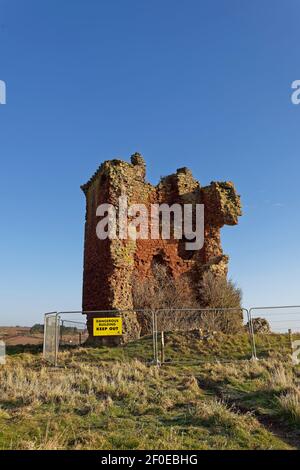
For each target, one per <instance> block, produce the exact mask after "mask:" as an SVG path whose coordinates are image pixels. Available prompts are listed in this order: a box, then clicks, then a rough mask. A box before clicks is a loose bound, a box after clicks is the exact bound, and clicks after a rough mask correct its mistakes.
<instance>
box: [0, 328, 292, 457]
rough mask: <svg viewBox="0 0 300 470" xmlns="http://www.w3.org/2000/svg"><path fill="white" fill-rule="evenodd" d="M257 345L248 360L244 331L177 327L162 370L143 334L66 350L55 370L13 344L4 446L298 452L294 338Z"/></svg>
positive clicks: (0, 401)
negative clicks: (255, 357) (111, 344)
mask: <svg viewBox="0 0 300 470" xmlns="http://www.w3.org/2000/svg"><path fill="white" fill-rule="evenodd" d="M258 350H259V353H260V355H261V357H262V359H260V360H259V361H252V360H249V359H248V358H249V357H250V356H251V349H250V346H249V338H248V336H247V335H246V334H245V335H244V334H241V335H235V336H230V335H223V334H218V335H216V336H214V337H213V338H211V339H210V340H209V341H205V340H202V339H200V338H197V335H196V333H193V332H190V333H185V334H183V333H173V334H169V335H166V361H167V362H166V364H165V365H164V366H162V367H157V366H151V365H148V364H147V363H146V360H147V359H150V358H151V352H152V350H151V340H150V338H145V339H144V340H142V341H139V342H137V343H131V344H129V345H127V346H126V347H120V348H115V349H108V348H98V349H96V348H80V349H70V348H69V349H65V350H63V351H61V352H60V353H59V367H58V368H53V367H49V366H48V365H47V364H45V363H43V361H42V357H41V350H40V348H39V347H37V346H23V347H17V346H14V347H10V348H8V357H7V363H6V365H2V366H0V384H1V388H0V449H298V448H300V391H299V384H298V369H297V368H295V367H292V365H291V362H290V360H289V356H288V354H289V342H288V338H287V337H286V336H285V335H268V336H264V337H263V336H262V337H259V338H258ZM216 358H217V360H216ZM170 360H172V361H174V362H170ZM179 361H181V362H179ZM222 361H226V362H222ZM197 362H198V363H197ZM299 374H300V372H299Z"/></svg>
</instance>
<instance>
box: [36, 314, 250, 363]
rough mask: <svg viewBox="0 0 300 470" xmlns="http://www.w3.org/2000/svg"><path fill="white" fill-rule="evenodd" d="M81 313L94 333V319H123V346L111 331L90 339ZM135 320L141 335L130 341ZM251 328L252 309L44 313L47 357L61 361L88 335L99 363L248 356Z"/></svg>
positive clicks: (227, 359) (183, 360)
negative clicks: (61, 350) (67, 349)
mask: <svg viewBox="0 0 300 470" xmlns="http://www.w3.org/2000/svg"><path fill="white" fill-rule="evenodd" d="M83 315H88V316H89V320H88V323H89V329H90V332H91V327H92V325H93V322H94V319H101V320H104V321H105V320H111V319H112V318H116V317H118V318H121V319H122V338H120V337H119V338H120V340H119V339H118V341H117V337H116V344H119V347H110V346H111V345H113V344H115V343H114V335H113V334H112V335H111V336H109V335H107V331H106V330H105V332H104V336H103V341H102V339H100V340H99V338H97V337H96V336H93V335H90V337H89V336H88V331H87V327H86V322H85V321H82V318H84V317H83ZM133 320H134V321H135V325H136V326H135V327H136V328H138V330H139V334H140V338H139V339H134V340H130V335H131V334H132V321H133ZM104 323H105V322H104ZM100 324H101V322H100ZM108 324H109V323H108ZM250 326H251V322H249V314H248V311H247V310H246V309H241V308H235V309H173V308H170V309H158V310H119V311H117V310H114V311H112V310H109V311H104V310H102V311H93V312H82V311H76V312H59V313H54V314H48V315H46V316H45V333H44V336H45V337H44V358H45V359H46V360H47V361H48V362H50V363H52V364H55V365H57V363H58V350H59V348H64V347H72V346H80V345H82V344H84V342H85V340H86V339H88V343H87V344H90V345H91V346H93V345H96V346H100V347H98V348H97V351H96V352H95V351H94V352H93V353H92V354H91V359H93V360H95V361H98V360H113V359H115V360H126V359H133V358H136V359H138V360H140V361H143V362H146V363H152V364H153V363H154V364H160V363H165V364H168V363H180V362H182V363H187V364H194V363H199V362H204V361H215V360H219V361H229V360H244V359H249V358H251V357H252V356H253V347H254V336H253V335H251V334H250V333H251V328H250ZM137 336H138V335H137ZM110 338H111V339H112V342H110ZM81 359H82V360H87V354H82V355H80V354H78V356H77V360H79V361H80V360H81Z"/></svg>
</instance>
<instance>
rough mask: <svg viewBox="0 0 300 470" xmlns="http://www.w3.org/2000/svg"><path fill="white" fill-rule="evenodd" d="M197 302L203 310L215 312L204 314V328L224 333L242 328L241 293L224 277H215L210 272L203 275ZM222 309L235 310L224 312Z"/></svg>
mask: <svg viewBox="0 0 300 470" xmlns="http://www.w3.org/2000/svg"><path fill="white" fill-rule="evenodd" d="M199 301H200V304H201V306H202V307H203V308H205V309H216V310H215V312H204V313H203V315H202V318H203V323H204V324H205V326H206V327H207V328H209V329H212V330H217V331H218V330H220V331H223V332H224V333H235V332H237V331H238V330H240V329H241V327H242V319H243V315H242V311H241V301H242V291H241V289H239V288H238V287H237V286H236V285H235V284H234V283H233V282H232V280H227V278H226V276H215V275H214V274H213V273H211V272H207V273H205V274H204V275H203V278H202V280H201V283H200V285H199ZM223 309H236V310H232V311H230V312H224V311H223Z"/></svg>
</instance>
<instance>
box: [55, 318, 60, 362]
mask: <svg viewBox="0 0 300 470" xmlns="http://www.w3.org/2000/svg"><path fill="white" fill-rule="evenodd" d="M58 324H59V313H57V314H56V315H55V339H54V341H55V355H54V367H57V358H58V348H59V337H58Z"/></svg>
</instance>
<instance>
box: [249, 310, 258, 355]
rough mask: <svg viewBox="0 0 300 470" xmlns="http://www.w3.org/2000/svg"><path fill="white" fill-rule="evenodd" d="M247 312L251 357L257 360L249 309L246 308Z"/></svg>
mask: <svg viewBox="0 0 300 470" xmlns="http://www.w3.org/2000/svg"><path fill="white" fill-rule="evenodd" d="M247 313H248V324H249V331H250V337H251V346H252V359H253V360H257V355H256V344H255V335H254V328H253V322H252V315H251V309H250V310H249V311H248V310H247Z"/></svg>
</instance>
